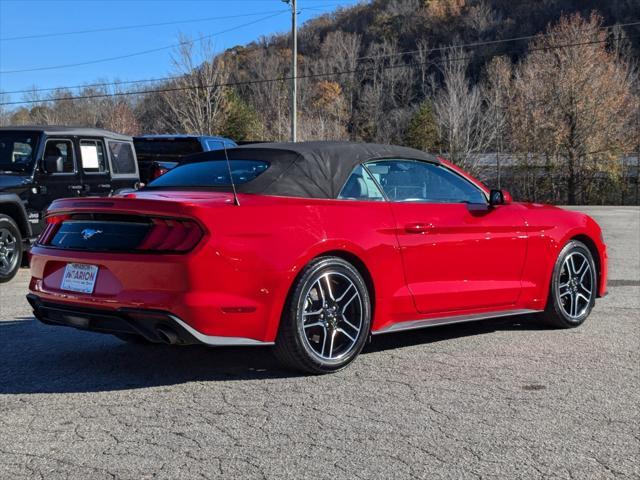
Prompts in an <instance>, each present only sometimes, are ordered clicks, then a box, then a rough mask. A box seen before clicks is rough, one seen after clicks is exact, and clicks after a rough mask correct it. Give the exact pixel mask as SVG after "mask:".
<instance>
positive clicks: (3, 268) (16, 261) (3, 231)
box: [0, 215, 23, 283]
mask: <svg viewBox="0 0 640 480" xmlns="http://www.w3.org/2000/svg"><path fill="white" fill-rule="evenodd" d="M22 252H23V245H22V235H21V234H20V229H19V228H18V225H16V222H14V221H13V219H12V218H11V217H8V216H7V215H0V283H5V282H8V281H9V280H11V279H12V278H13V277H15V276H16V273H18V269H19V268H20V265H21V264H22Z"/></svg>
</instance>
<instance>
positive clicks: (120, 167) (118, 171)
mask: <svg viewBox="0 0 640 480" xmlns="http://www.w3.org/2000/svg"><path fill="white" fill-rule="evenodd" d="M109 153H110V154H111V172H112V173H113V175H114V176H115V175H119V176H127V177H129V176H132V175H135V174H136V173H137V168H136V158H135V156H134V155H133V149H132V148H131V144H129V143H127V142H116V141H109Z"/></svg>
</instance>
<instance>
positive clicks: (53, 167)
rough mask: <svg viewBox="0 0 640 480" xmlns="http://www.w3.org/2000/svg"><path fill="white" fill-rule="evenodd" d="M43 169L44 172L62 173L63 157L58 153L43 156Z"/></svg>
mask: <svg viewBox="0 0 640 480" xmlns="http://www.w3.org/2000/svg"><path fill="white" fill-rule="evenodd" d="M44 171H45V172H46V173H63V172H64V159H63V158H62V157H60V156H58V155H48V156H46V157H44Z"/></svg>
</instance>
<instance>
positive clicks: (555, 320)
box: [541, 240, 598, 328]
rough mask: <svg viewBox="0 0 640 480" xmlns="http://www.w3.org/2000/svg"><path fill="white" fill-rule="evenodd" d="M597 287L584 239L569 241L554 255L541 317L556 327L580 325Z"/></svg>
mask: <svg viewBox="0 0 640 480" xmlns="http://www.w3.org/2000/svg"><path fill="white" fill-rule="evenodd" d="M597 290H598V282H597V274H596V267H595V263H594V261H593V256H592V255H591V252H590V251H589V249H588V248H587V246H586V245H585V244H584V243H582V242H579V241H577V240H572V241H570V242H569V243H567V245H565V247H564V248H563V249H562V251H561V252H560V255H558V260H557V261H556V264H555V267H554V269H553V277H552V278H551V286H550V288H549V298H548V299H547V307H546V308H545V311H544V312H543V313H542V314H541V316H542V319H543V320H544V321H545V322H546V323H547V324H549V325H551V326H553V327H557V328H572V327H577V326H578V325H581V324H582V323H584V321H585V320H586V319H587V317H588V316H589V313H591V309H592V308H593V306H594V304H595V299H596V293H597Z"/></svg>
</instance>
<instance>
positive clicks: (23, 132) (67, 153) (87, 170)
mask: <svg viewBox="0 0 640 480" xmlns="http://www.w3.org/2000/svg"><path fill="white" fill-rule="evenodd" d="M138 183H139V175H138V163H137V160H136V155H135V150H134V148H133V140H132V138H131V137H127V136H124V135H119V134H117V133H113V132H108V131H106V130H99V129H93V128H74V127H53V126H45V127H40V126H34V127H31V126H29V127H3V128H0V283H4V282H8V281H9V280H11V279H12V278H13V277H14V275H15V274H16V272H17V271H18V268H20V265H21V263H22V256H23V252H24V251H25V249H27V248H29V246H30V245H31V242H32V241H33V240H35V238H36V237H37V236H38V235H39V234H40V232H41V231H42V228H43V224H44V213H45V211H46V209H47V207H48V206H49V204H50V203H51V202H52V201H53V200H55V199H56V198H62V197H85V196H107V195H111V194H113V193H115V192H117V191H119V190H123V189H126V188H135V187H136V186H137V184H138Z"/></svg>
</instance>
